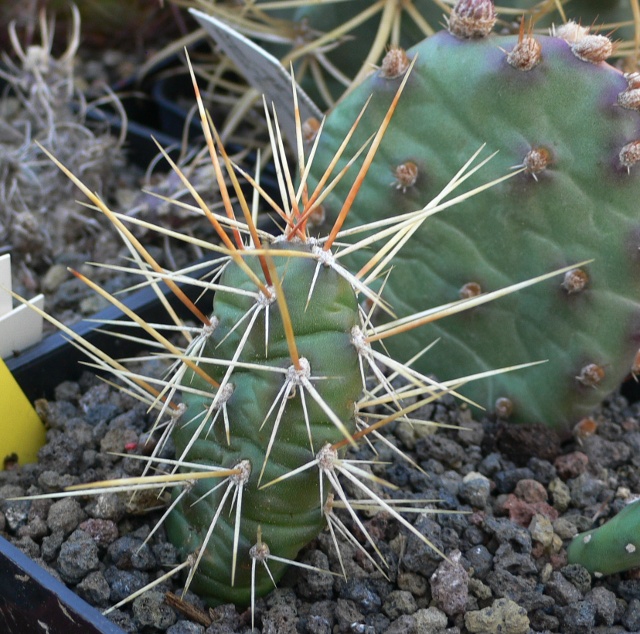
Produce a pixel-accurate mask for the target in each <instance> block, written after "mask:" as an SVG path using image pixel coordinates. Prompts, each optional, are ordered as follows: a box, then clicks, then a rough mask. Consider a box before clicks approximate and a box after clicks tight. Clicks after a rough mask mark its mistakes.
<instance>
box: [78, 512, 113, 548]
mask: <svg viewBox="0 0 640 634" xmlns="http://www.w3.org/2000/svg"><path fill="white" fill-rule="evenodd" d="M78 528H80V529H81V530H83V531H84V532H85V533H87V534H88V535H90V536H91V537H92V538H93V541H95V542H96V543H97V544H98V545H100V546H108V545H109V544H111V543H112V542H114V541H115V540H116V539H118V526H117V524H116V523H115V522H114V521H112V520H101V519H93V518H92V519H88V520H85V521H84V522H82V524H80V526H79V527H78Z"/></svg>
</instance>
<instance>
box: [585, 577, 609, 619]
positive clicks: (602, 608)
mask: <svg viewBox="0 0 640 634" xmlns="http://www.w3.org/2000/svg"><path fill="white" fill-rule="evenodd" d="M585 601H589V602H591V603H592V604H593V605H594V606H595V608H596V623H597V624H598V625H613V624H614V622H615V618H616V608H617V605H616V595H615V594H614V593H613V592H611V590H607V589H606V588H603V587H600V586H599V587H597V588H593V590H590V591H589V592H588V593H587V595H586V596H585Z"/></svg>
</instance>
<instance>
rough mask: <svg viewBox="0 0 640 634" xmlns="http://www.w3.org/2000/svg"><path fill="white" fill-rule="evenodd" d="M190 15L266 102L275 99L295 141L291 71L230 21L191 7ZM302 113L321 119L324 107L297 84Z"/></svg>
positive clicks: (282, 121) (283, 123) (287, 132)
mask: <svg viewBox="0 0 640 634" xmlns="http://www.w3.org/2000/svg"><path fill="white" fill-rule="evenodd" d="M189 12H190V13H191V15H193V17H194V18H196V20H198V22H199V23H200V24H201V26H202V27H203V28H204V29H205V31H206V32H207V33H208V34H209V36H210V37H212V38H213V39H214V40H215V42H216V43H217V44H218V46H219V47H220V48H221V49H222V50H223V51H224V52H225V54H226V55H227V56H228V57H229V59H231V60H232V61H233V63H234V64H235V65H236V66H237V68H238V70H239V71H240V72H241V73H243V74H244V76H245V77H246V79H247V81H248V82H249V84H251V86H252V87H253V88H255V89H256V90H258V91H259V92H260V93H262V94H264V95H265V97H266V98H267V102H273V103H274V104H275V107H276V112H277V113H278V120H279V122H280V126H281V127H282V129H283V130H284V133H285V135H286V136H287V139H288V140H289V142H290V143H291V144H293V145H295V138H296V136H295V134H296V126H295V116H294V113H293V108H292V105H291V93H292V88H291V85H292V84H291V81H292V80H291V75H290V73H289V72H288V71H287V70H286V69H285V68H284V67H283V66H282V64H281V63H280V62H279V61H278V60H277V59H276V58H275V57H274V56H273V55H271V53H268V52H267V51H265V50H264V49H263V48H261V47H260V46H258V45H257V44H256V43H255V42H252V41H251V40H249V39H248V38H246V37H245V36H244V35H242V34H241V33H238V31H236V30H235V29H233V28H232V27H230V26H229V25H228V24H225V23H224V22H221V21H220V20H217V19H216V18H214V17H212V16H210V15H207V14H206V13H202V12H201V11H197V10H196V9H189ZM296 92H297V93H298V107H299V109H300V117H301V119H302V121H305V120H306V119H308V118H309V117H315V118H316V119H318V120H321V119H322V111H321V110H320V108H318V106H316V105H315V103H313V100H312V99H311V98H310V97H309V95H307V93H305V92H304V91H303V90H302V88H300V86H298V85H297V84H296Z"/></svg>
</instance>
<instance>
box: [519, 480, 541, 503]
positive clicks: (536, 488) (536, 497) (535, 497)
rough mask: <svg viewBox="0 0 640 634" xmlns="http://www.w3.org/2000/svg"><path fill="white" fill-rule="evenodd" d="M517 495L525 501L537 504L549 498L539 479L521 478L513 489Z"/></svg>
mask: <svg viewBox="0 0 640 634" xmlns="http://www.w3.org/2000/svg"><path fill="white" fill-rule="evenodd" d="M513 493H514V495H515V496H516V497H519V498H520V499H521V500H524V501H525V502H530V503H531V504H536V503H538V502H546V501H547V500H548V499H549V496H548V495H547V490H546V489H545V488H544V486H543V485H542V484H540V483H539V482H538V481H537V480H530V479H526V478H525V479H524V480H519V481H518V483H517V484H516V488H515V489H514V491H513Z"/></svg>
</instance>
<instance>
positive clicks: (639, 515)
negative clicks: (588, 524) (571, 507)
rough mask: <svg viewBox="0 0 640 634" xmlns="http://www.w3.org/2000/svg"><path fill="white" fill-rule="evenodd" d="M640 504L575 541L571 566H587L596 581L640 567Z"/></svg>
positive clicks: (633, 505)
mask: <svg viewBox="0 0 640 634" xmlns="http://www.w3.org/2000/svg"><path fill="white" fill-rule="evenodd" d="M639 527H640V500H636V501H635V502H632V503H631V504H628V505H627V506H625V507H624V508H623V509H622V511H620V512H619V513H618V514H617V515H616V516H615V517H613V518H612V519H610V520H609V521H608V522H606V523H604V524H603V525H602V526H600V527H598V528H594V529H592V530H590V531H587V532H585V533H580V534H579V535H576V536H575V537H574V538H573V541H572V542H571V544H569V548H568V549H567V555H568V558H569V563H570V564H580V565H581V566H584V567H585V568H586V569H587V570H588V571H589V572H590V573H591V574H592V575H594V576H595V577H602V576H603V575H612V574H615V573H616V572H623V571H625V570H630V569H631V568H638V567H639V566H640V529H639Z"/></svg>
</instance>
